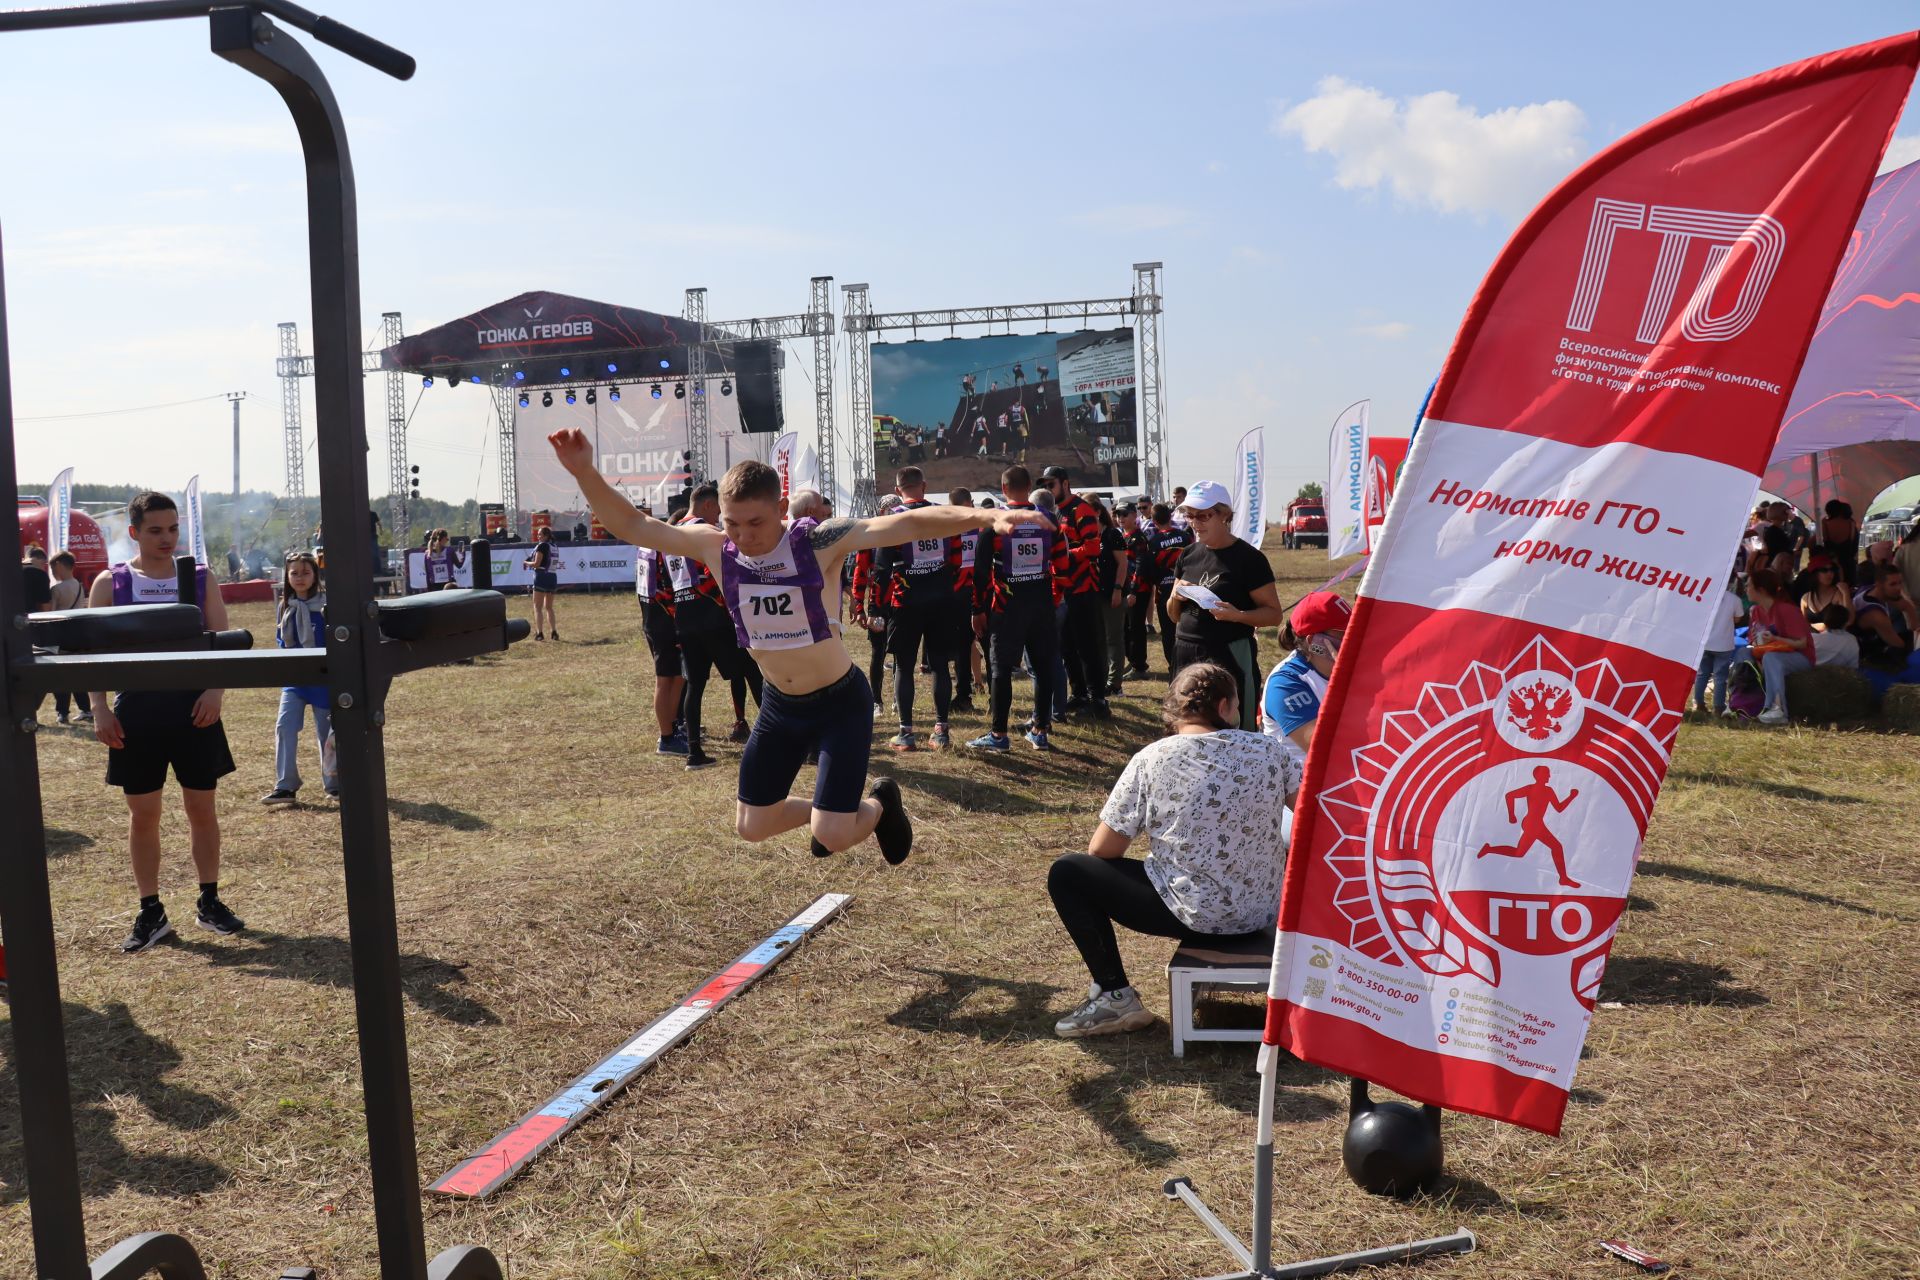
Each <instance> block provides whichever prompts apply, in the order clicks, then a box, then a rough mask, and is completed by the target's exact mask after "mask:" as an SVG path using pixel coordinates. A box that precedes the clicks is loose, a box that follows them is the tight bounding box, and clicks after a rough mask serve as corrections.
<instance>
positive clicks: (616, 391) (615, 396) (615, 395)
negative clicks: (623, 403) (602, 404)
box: [607, 387, 620, 404]
mask: <svg viewBox="0 0 1920 1280" xmlns="http://www.w3.org/2000/svg"><path fill="white" fill-rule="evenodd" d="M607 399H609V400H611V401H613V402H614V403H615V404H618V403H619V402H620V388H618V387H608V388H607Z"/></svg>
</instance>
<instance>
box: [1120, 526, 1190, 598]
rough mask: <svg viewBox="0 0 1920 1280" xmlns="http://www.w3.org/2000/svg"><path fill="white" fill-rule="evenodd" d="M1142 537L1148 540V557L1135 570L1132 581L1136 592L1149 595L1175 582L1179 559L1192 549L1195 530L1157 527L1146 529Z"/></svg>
mask: <svg viewBox="0 0 1920 1280" xmlns="http://www.w3.org/2000/svg"><path fill="white" fill-rule="evenodd" d="M1141 535H1142V536H1143V537H1144V538H1146V540H1147V546H1148V547H1149V551H1148V554H1146V555H1144V556H1142V557H1141V558H1140V561H1139V563H1138V565H1137V566H1136V568H1135V570H1134V575H1133V580H1134V582H1135V584H1137V585H1136V586H1135V588H1134V589H1135V590H1136V591H1148V590H1151V589H1152V588H1154V587H1157V586H1159V585H1161V584H1162V583H1165V582H1170V581H1172V579H1173V577H1174V572H1175V570H1177V569H1178V568H1179V566H1180V555H1181V553H1182V552H1184V551H1185V550H1186V549H1187V548H1188V547H1190V546H1192V545H1193V530H1191V529H1181V528H1177V527H1175V526H1173V525H1168V526H1167V527H1166V528H1164V529H1162V528H1161V527H1160V526H1159V525H1154V526H1153V527H1152V528H1151V529H1144V530H1142V531H1141Z"/></svg>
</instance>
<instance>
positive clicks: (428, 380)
mask: <svg viewBox="0 0 1920 1280" xmlns="http://www.w3.org/2000/svg"><path fill="white" fill-rule="evenodd" d="M420 385H421V386H423V387H430V386H432V385H433V375H432V374H428V375H427V376H426V377H424V378H422V379H420Z"/></svg>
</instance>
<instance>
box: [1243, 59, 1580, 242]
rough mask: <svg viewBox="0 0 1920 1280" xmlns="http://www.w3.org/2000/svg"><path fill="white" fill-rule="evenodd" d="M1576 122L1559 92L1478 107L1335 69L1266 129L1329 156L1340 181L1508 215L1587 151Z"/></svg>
mask: <svg viewBox="0 0 1920 1280" xmlns="http://www.w3.org/2000/svg"><path fill="white" fill-rule="evenodd" d="M1585 126H1586V116H1585V115H1584V114H1583V113H1582V112H1581V110H1580V108H1579V107H1577V106H1575V105H1574V104H1573V103H1571V102H1566V101H1562V100H1559V99H1555V100H1554V101H1551V102H1535V103H1530V104H1528V105H1527V106H1524V107H1504V108H1501V109H1500V110H1498V111H1490V112H1487V113H1486V114H1484V115H1483V114H1481V113H1480V112H1479V111H1477V110H1475V109H1474V108H1473V107H1471V106H1468V105H1466V104H1463V103H1462V102H1461V101H1460V98H1459V95H1457V94H1453V93H1445V92H1439V93H1424V94H1420V95H1419V96H1417V97H1412V98H1407V99H1405V100H1399V99H1394V98H1390V97H1388V96H1387V95H1385V94H1383V93H1381V92H1380V91H1379V90H1377V89H1371V88H1368V87H1367V86H1366V85H1361V84H1354V83H1353V82H1351V81H1348V80H1343V79H1341V78H1340V77H1338V76H1329V77H1327V78H1326V79H1324V80H1322V81H1321V82H1320V84H1319V92H1318V93H1316V94H1315V95H1314V96H1313V97H1311V98H1309V99H1307V100H1306V101H1305V102H1301V103H1298V104H1295V105H1293V106H1291V107H1285V108H1283V109H1282V110H1281V111H1280V112H1279V113H1278V114H1277V115H1276V116H1275V118H1274V121H1273V130H1274V132H1275V133H1278V134H1280V135H1281V136H1283V137H1297V138H1299V139H1300V141H1301V143H1302V144H1303V145H1305V147H1306V148H1307V150H1308V151H1312V152H1325V153H1326V154H1328V155H1330V156H1332V157H1333V160H1334V164H1335V170H1334V181H1335V182H1337V183H1338V184H1339V185H1340V186H1341V187H1343V188H1345V189H1347V190H1350V191H1377V190H1379V189H1380V188H1381V187H1383V186H1385V187H1388V188H1390V189H1391V190H1392V191H1393V194H1394V195H1395V196H1396V197H1397V198H1398V199H1401V200H1404V201H1406V202H1407V203H1409V204H1415V205H1425V206H1429V207H1431V208H1434V209H1438V210H1440V211H1441V212H1442V213H1474V214H1487V213H1498V214H1502V215H1505V216H1507V217H1509V218H1514V219H1518V218H1519V217H1521V216H1523V215H1524V214H1525V213H1526V212H1527V210H1529V209H1530V208H1532V207H1533V205H1534V203H1535V202H1536V201H1538V200H1539V198H1540V197H1541V196H1542V195H1544V194H1545V193H1546V192H1547V191H1548V190H1549V189H1550V188H1551V187H1552V186H1553V184H1554V183H1555V182H1557V181H1558V180H1559V179H1560V178H1562V177H1564V176H1565V175H1566V174H1567V172H1568V171H1569V170H1570V169H1572V168H1573V166H1574V164H1575V163H1576V162H1578V161H1579V160H1580V158H1581V157H1582V156H1584V155H1585V154H1586V153H1587V146H1586V142H1585V140H1584V139H1582V138H1581V136H1580V133H1581V130H1582V129H1583V128H1584V127H1585Z"/></svg>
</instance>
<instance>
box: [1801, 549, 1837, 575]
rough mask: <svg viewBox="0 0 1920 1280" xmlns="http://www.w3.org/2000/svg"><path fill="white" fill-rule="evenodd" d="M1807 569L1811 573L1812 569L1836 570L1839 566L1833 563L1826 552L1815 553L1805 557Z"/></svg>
mask: <svg viewBox="0 0 1920 1280" xmlns="http://www.w3.org/2000/svg"><path fill="white" fill-rule="evenodd" d="M1807 568H1808V570H1810V571H1811V570H1814V569H1837V568H1839V566H1838V565H1836V564H1835V563H1834V562H1833V557H1832V556H1830V555H1828V554H1827V553H1826V552H1824V551H1816V552H1814V553H1813V554H1812V555H1810V556H1808V557H1807Z"/></svg>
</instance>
